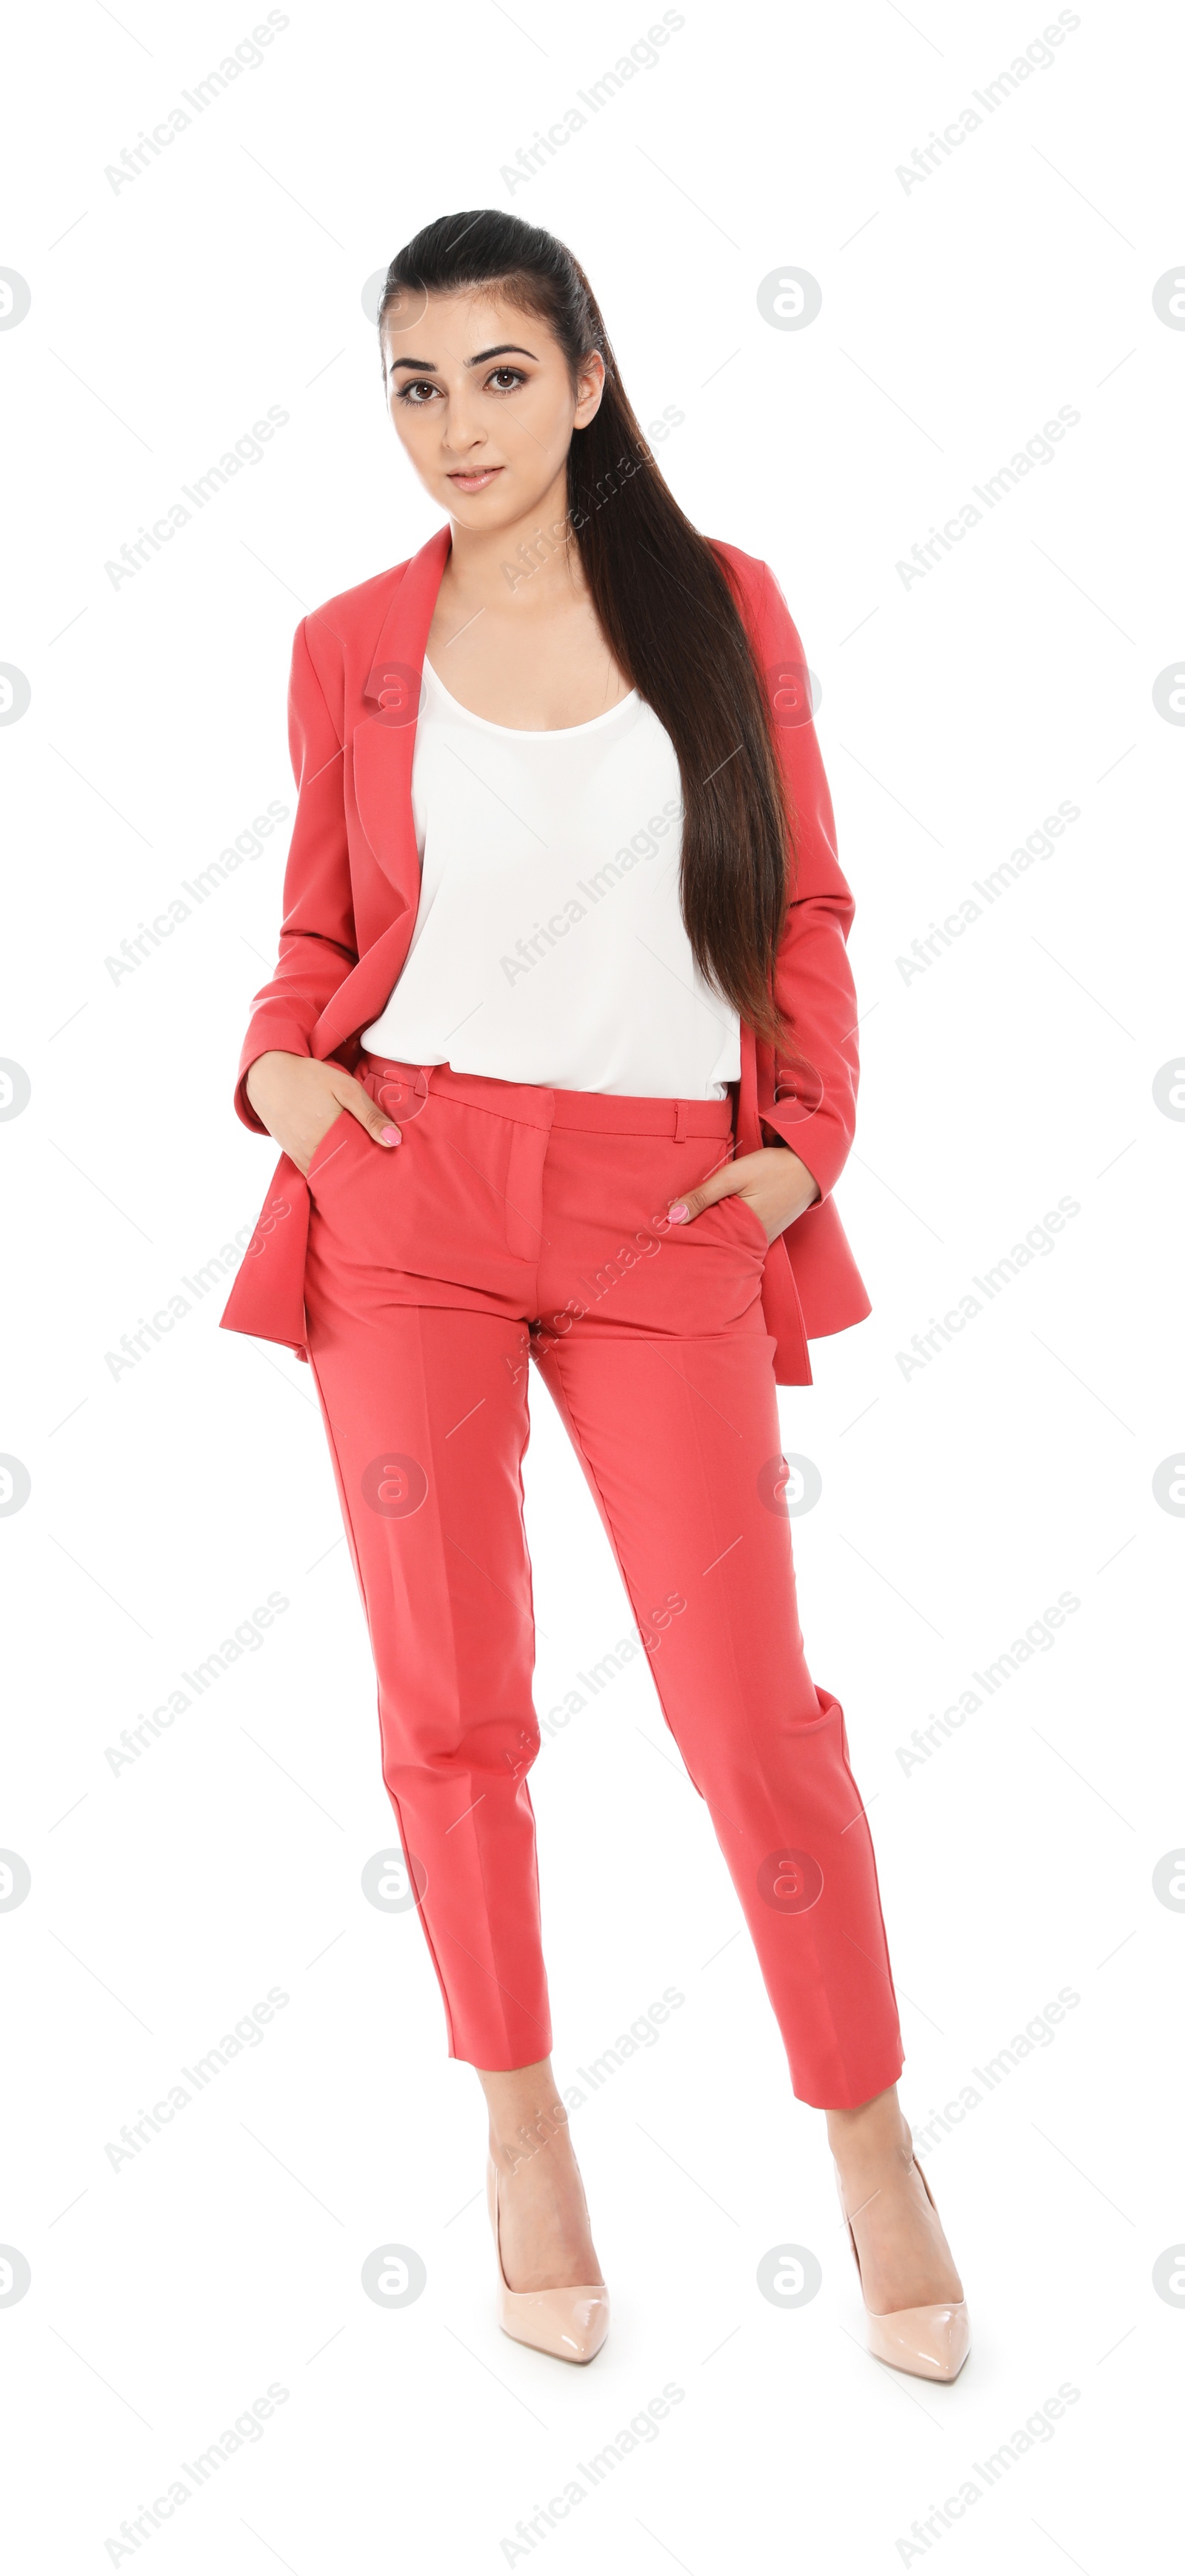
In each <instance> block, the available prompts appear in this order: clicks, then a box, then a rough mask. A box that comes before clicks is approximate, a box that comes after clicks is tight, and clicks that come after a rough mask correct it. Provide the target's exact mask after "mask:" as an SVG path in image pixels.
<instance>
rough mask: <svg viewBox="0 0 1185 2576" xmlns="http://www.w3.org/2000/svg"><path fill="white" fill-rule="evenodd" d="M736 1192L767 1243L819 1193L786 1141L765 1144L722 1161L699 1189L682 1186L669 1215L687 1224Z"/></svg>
mask: <svg viewBox="0 0 1185 2576" xmlns="http://www.w3.org/2000/svg"><path fill="white" fill-rule="evenodd" d="M734 1194H735V1195H737V1196H739V1197H740V1198H744V1199H747V1200H748V1202H749V1205H750V1207H751V1208H752V1209H753V1212H754V1214H755V1215H756V1216H758V1217H760V1219H761V1222H762V1224H763V1226H764V1227H765V1231H766V1233H767V1235H768V1236H769V1240H770V1242H771V1243H772V1242H773V1241H774V1238H775V1236H776V1235H779V1234H784V1233H785V1231H786V1228H787V1226H788V1225H793V1223H794V1220H795V1217H798V1216H801V1215H802V1213H803V1210H804V1208H808V1207H810V1205H811V1202H812V1200H814V1199H817V1198H819V1197H820V1196H821V1192H820V1189H819V1184H818V1182H817V1180H816V1179H815V1176H814V1173H813V1172H808V1170H807V1167H806V1164H805V1163H804V1162H802V1161H801V1160H800V1159H799V1156H798V1155H797V1154H795V1153H794V1152H793V1151H792V1150H791V1148H790V1146H789V1145H763V1146H762V1147H761V1149H760V1152H759V1153H756V1154H741V1155H738V1157H737V1159H736V1161H735V1162H732V1163H722V1164H721V1167H720V1170H719V1171H718V1172H713V1173H712V1174H711V1177H710V1179H708V1180H706V1181H701V1183H700V1186H699V1188H698V1189H697V1190H686V1191H685V1192H684V1195H683V1197H682V1198H681V1199H674V1200H673V1201H672V1203H671V1205H670V1207H669V1208H668V1210H667V1214H668V1216H669V1217H670V1219H671V1222H672V1224H673V1225H688V1224H690V1223H691V1222H692V1221H693V1219H694V1218H695V1217H697V1216H699V1214H700V1212H701V1210H702V1209H704V1208H707V1207H714V1206H715V1204H716V1201H717V1200H718V1199H727V1198H731V1197H733V1196H734Z"/></svg>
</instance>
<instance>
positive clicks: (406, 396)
mask: <svg viewBox="0 0 1185 2576" xmlns="http://www.w3.org/2000/svg"><path fill="white" fill-rule="evenodd" d="M435 392H436V387H435V385H433V384H429V382H428V379H427V377H426V376H419V377H413V379H412V381H411V383H410V384H407V385H400V387H399V390H398V393H397V395H396V401H397V402H403V403H410V404H411V407H412V410H413V411H422V410H423V408H424V406H423V404H422V402H420V401H419V400H418V396H419V395H420V394H433V395H434V394H435Z"/></svg>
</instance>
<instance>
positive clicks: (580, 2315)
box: [486, 2156, 609, 2361]
mask: <svg viewBox="0 0 1185 2576" xmlns="http://www.w3.org/2000/svg"><path fill="white" fill-rule="evenodd" d="M486 2207H487V2208H488V2210H489V2213H490V2225H491V2227H492V2228H493V2231H494V2253H495V2255H496V2257H497V2262H498V2287H499V2291H500V2295H501V2306H502V2319H501V2322H502V2332H503V2334H508V2335H513V2337H514V2340H515V2342H516V2343H529V2344H532V2345H533V2346H534V2349H535V2351H536V2352H549V2353H552V2354H553V2355H554V2357H555V2359H556V2360H557V2361H592V2360H593V2359H594V2357H595V2355H596V2354H597V2353H598V2352H599V2351H600V2349H601V2345H602V2344H603V2343H604V2340H605V2337H606V2335H607V2334H608V2332H609V2293H608V2290H607V2289H606V2287H605V2284H604V2282H603V2281H593V2282H582V2283H581V2284H580V2286H579V2287H578V2288H577V2289H570V2290H512V2289H511V2288H510V2286H509V2283H508V2282H507V2278H506V2274H505V2272H504V2271H503V2269H502V2240H501V2236H500V2234H499V2229H498V2168H497V2166H496V2165H495V2163H494V2159H493V2157H492V2156H491V2157H490V2158H489V2161H488V2163H487V2165H486Z"/></svg>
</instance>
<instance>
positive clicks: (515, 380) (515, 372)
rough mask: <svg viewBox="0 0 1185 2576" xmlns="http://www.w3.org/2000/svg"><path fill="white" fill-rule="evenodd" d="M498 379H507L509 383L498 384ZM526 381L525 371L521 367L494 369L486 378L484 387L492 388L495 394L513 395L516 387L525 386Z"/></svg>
mask: <svg viewBox="0 0 1185 2576" xmlns="http://www.w3.org/2000/svg"><path fill="white" fill-rule="evenodd" d="M499 377H504V378H509V382H508V383H501V384H500V383H499V381H498V379H499ZM526 381H527V378H526V371H525V369H524V368H522V367H495V369H494V372H493V374H492V375H491V376H487V378H486V385H487V388H488V387H490V386H492V387H493V388H494V390H495V391H496V392H497V393H500V394H506V393H513V391H514V388H515V386H516V385H525V383H526Z"/></svg>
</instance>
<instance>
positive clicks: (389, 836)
mask: <svg viewBox="0 0 1185 2576" xmlns="http://www.w3.org/2000/svg"><path fill="white" fill-rule="evenodd" d="M452 541H453V540H452V530H451V528H449V527H448V526H447V525H446V526H445V527H443V528H438V529H437V531H436V534H435V536H432V537H429V539H428V542H427V545H424V546H421V548H420V551H419V553H418V554H417V555H413V556H412V559H411V562H410V563H409V565H408V567H407V571H406V572H405V574H404V576H403V579H402V581H401V582H400V584H399V587H398V589H397V590H396V592H395V594H394V596H393V598H392V601H391V604H390V607H389V608H388V610H387V614H386V617H385V618H384V620H383V625H382V629H381V631H380V633H379V636H378V638H377V641H376V643H375V645H374V648H373V652H372V656H371V662H370V667H369V670H367V671H365V672H363V674H362V678H361V689H362V703H361V707H360V710H359V715H358V721H357V723H356V725H355V727H354V735H353V742H352V746H351V749H352V755H353V772H354V795H355V800H356V803H357V808H358V819H359V821H360V823H361V825H362V829H363V831H364V833H365V835H366V839H367V841H368V843H369V845H370V848H371V849H372V850H373V852H374V855H375V857H376V859H377V860H378V863H379V866H380V867H381V868H382V870H383V873H384V875H385V876H386V877H388V878H389V879H390V882H391V884H392V885H393V886H394V888H395V891H396V893H397V894H398V895H400V896H401V898H402V901H403V905H404V907H405V908H410V910H411V912H412V914H413V917H414V914H415V911H416V909H417V907H418V904H419V899H420V862H419V857H418V855H417V851H416V838H415V825H414V823H413V820H412V808H411V765H412V755H413V753H414V751H415V743H416V725H417V721H418V718H419V711H420V698H421V694H422V691H423V679H424V647H425V645H426V644H427V641H428V629H429V627H430V626H431V624H432V614H433V610H434V609H435V606H436V599H437V593H438V592H439V589H440V584H441V578H442V575H443V572H444V567H445V565H446V563H447V562H448V558H449V553H450V551H451V548H452Z"/></svg>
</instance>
